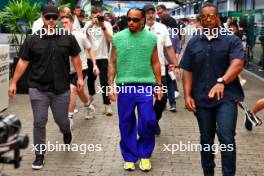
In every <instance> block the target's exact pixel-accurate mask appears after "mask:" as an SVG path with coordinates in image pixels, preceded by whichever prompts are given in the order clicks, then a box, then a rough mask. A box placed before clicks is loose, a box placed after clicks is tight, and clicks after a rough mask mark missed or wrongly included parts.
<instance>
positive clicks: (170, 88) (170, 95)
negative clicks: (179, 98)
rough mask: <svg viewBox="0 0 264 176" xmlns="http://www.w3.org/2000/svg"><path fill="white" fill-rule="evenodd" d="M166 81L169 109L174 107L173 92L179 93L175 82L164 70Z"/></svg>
mask: <svg viewBox="0 0 264 176" xmlns="http://www.w3.org/2000/svg"><path fill="white" fill-rule="evenodd" d="M166 79H167V88H168V99H169V103H170V106H171V107H176V100H175V93H174V92H175V91H179V90H178V87H177V82H176V80H172V79H171V77H170V75H169V74H168V69H166Z"/></svg>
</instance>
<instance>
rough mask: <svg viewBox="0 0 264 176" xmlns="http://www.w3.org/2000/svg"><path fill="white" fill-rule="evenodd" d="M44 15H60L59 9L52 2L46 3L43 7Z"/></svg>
mask: <svg viewBox="0 0 264 176" xmlns="http://www.w3.org/2000/svg"><path fill="white" fill-rule="evenodd" d="M42 14H43V16H47V15H56V16H59V10H58V8H57V7H55V6H54V5H52V4H48V5H45V6H44V7H43V9H42Z"/></svg>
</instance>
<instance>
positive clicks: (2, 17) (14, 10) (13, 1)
mask: <svg viewBox="0 0 264 176" xmlns="http://www.w3.org/2000/svg"><path fill="white" fill-rule="evenodd" d="M39 7H40V3H31V2H30V0H9V2H8V5H7V6H6V7H5V8H4V9H3V11H2V12H0V21H1V22H2V23H3V25H4V26H5V27H6V28H7V29H8V30H9V31H10V32H11V33H12V41H13V42H14V44H15V45H16V46H17V48H16V49H17V52H18V49H19V47H20V46H21V44H22V42H23V39H24V37H25V36H26V35H27V33H28V31H29V30H30V29H31V26H32V24H33V22H34V21H35V20H36V19H37V18H38V16H39V9H40V8H39ZM16 34H20V36H21V37H20V39H18V38H17V35H16Z"/></svg>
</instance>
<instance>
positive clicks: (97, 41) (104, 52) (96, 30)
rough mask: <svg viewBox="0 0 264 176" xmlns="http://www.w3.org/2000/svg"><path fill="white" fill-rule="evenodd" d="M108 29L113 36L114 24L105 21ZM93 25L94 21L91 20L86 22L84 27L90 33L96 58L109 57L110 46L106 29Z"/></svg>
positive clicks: (89, 37) (89, 36)
mask: <svg viewBox="0 0 264 176" xmlns="http://www.w3.org/2000/svg"><path fill="white" fill-rule="evenodd" d="M104 24H105V28H106V30H107V31H108V32H109V33H110V35H112V36H113V29H112V25H111V24H110V23H109V22H107V21H104ZM91 25H92V22H91V21H89V22H87V23H86V24H85V26H84V29H85V31H86V33H87V34H88V39H89V41H90V42H91V45H92V49H93V51H94V52H95V56H96V59H108V58H109V50H110V49H109V48H108V45H109V44H108V42H107V40H106V38H105V35H104V31H103V30H102V29H101V27H100V26H97V25H93V26H92V27H91Z"/></svg>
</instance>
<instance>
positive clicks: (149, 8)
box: [143, 4, 156, 12]
mask: <svg viewBox="0 0 264 176" xmlns="http://www.w3.org/2000/svg"><path fill="white" fill-rule="evenodd" d="M143 9H144V11H145V12H147V11H149V10H153V11H155V10H156V9H155V7H154V5H152V4H146V5H145V6H144V7H143Z"/></svg>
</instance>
